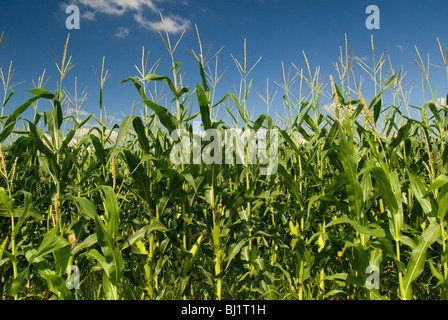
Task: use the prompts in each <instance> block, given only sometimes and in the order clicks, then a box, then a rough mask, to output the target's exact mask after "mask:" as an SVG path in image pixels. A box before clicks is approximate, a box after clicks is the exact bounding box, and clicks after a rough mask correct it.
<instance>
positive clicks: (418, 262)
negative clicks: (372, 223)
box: [403, 222, 441, 299]
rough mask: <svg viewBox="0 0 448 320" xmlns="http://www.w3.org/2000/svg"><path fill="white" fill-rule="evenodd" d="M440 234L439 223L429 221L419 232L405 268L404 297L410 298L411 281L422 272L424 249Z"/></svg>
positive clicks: (424, 259) (424, 257) (424, 258)
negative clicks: (421, 231) (417, 239)
mask: <svg viewBox="0 0 448 320" xmlns="http://www.w3.org/2000/svg"><path fill="white" fill-rule="evenodd" d="M440 234H441V230H440V225H439V224H438V223H435V222H431V223H430V224H429V226H428V227H426V229H425V230H424V231H423V233H422V234H421V236H420V240H419V242H418V244H417V246H416V247H415V248H414V250H412V253H411V258H410V259H409V262H408V265H407V268H406V275H405V276H404V278H403V290H404V292H403V293H404V296H405V297H406V299H411V298H412V282H413V281H414V280H415V279H417V278H418V276H419V275H420V274H421V273H422V272H423V268H424V266H425V261H426V251H427V250H428V248H429V247H430V246H431V245H432V244H433V243H434V242H435V241H436V240H437V239H439V237H440Z"/></svg>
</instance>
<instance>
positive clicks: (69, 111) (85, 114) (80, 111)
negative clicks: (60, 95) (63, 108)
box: [67, 107, 90, 117]
mask: <svg viewBox="0 0 448 320" xmlns="http://www.w3.org/2000/svg"><path fill="white" fill-rule="evenodd" d="M78 112H79V115H80V116H82V117H87V116H89V115H90V113H88V112H87V111H84V110H76V109H75V108H73V107H70V108H67V113H68V114H70V115H72V114H76V113H78Z"/></svg>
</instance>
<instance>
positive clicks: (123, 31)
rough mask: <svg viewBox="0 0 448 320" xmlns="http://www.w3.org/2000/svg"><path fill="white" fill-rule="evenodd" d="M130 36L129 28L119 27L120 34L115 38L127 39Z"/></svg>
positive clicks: (115, 35)
mask: <svg viewBox="0 0 448 320" xmlns="http://www.w3.org/2000/svg"><path fill="white" fill-rule="evenodd" d="M128 35H129V28H126V27H118V32H117V33H116V34H114V37H117V38H126V37H127V36H128Z"/></svg>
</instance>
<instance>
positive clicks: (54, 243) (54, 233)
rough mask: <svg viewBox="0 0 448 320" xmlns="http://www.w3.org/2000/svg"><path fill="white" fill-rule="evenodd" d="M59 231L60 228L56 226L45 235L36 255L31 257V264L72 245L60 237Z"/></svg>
mask: <svg viewBox="0 0 448 320" xmlns="http://www.w3.org/2000/svg"><path fill="white" fill-rule="evenodd" d="M58 229H59V228H58V226H55V227H54V228H53V229H51V230H50V231H49V232H47V233H46V234H45V236H44V239H43V240H42V243H41V244H40V246H39V248H38V249H37V251H36V253H35V255H33V256H32V257H31V259H30V263H32V262H33V260H34V259H38V258H40V257H42V256H44V255H46V254H49V253H52V252H54V251H56V250H58V249H61V248H63V247H65V246H69V245H70V243H69V242H68V241H67V240H65V239H64V238H62V237H61V236H60V235H58Z"/></svg>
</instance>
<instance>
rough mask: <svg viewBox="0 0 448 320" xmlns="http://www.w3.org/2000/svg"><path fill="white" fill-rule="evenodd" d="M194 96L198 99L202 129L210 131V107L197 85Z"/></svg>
mask: <svg viewBox="0 0 448 320" xmlns="http://www.w3.org/2000/svg"><path fill="white" fill-rule="evenodd" d="M196 95H197V98H198V103H199V109H200V111H201V119H202V124H203V125H204V129H205V130H207V129H210V128H211V126H212V121H211V119H210V105H209V102H208V98H207V96H206V94H205V93H204V91H203V90H202V88H201V86H200V85H199V84H197V85H196Z"/></svg>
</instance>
